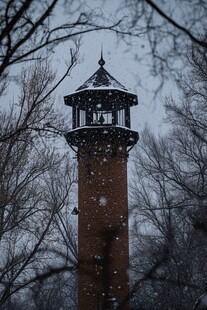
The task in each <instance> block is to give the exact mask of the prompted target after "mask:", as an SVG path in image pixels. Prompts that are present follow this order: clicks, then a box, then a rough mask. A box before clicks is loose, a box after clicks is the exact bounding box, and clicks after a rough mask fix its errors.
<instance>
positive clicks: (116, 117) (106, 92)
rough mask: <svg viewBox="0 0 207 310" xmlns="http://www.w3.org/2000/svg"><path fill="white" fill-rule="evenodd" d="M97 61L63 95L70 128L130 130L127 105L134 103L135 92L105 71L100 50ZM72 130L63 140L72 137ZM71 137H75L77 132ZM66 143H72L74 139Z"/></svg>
mask: <svg viewBox="0 0 207 310" xmlns="http://www.w3.org/2000/svg"><path fill="white" fill-rule="evenodd" d="M98 64H99V65H100V67H99V69H98V70H97V71H96V72H95V73H94V74H93V75H92V76H91V77H90V78H89V79H88V80H87V81H85V82H84V83H83V85H82V86H80V87H79V88H78V89H77V90H76V91H75V92H74V93H72V94H70V95H68V96H65V97H64V101H65V104H66V105H68V106H71V107H72V109H73V112H72V114H73V117H72V129H73V130H72V131H74V130H80V129H82V132H83V129H84V128H85V129H88V128H91V129H92V128H93V129H94V130H95V128H96V129H97V130H98V129H99V132H100V130H101V128H103V127H117V128H118V127H119V128H121V127H122V128H125V129H130V127H131V124H130V108H131V107H132V106H134V105H137V104H138V99H137V95H135V94H132V93H130V92H129V91H128V90H127V89H126V88H125V87H124V86H123V85H122V84H121V83H120V82H118V81H117V80H116V79H115V78H114V77H113V76H111V75H110V74H109V73H108V71H106V69H105V68H104V65H105V61H104V59H103V56H102V53H101V58H100V60H99V62H98ZM72 131H71V134H70V132H69V133H68V135H67V140H71V139H72V138H73V137H74V134H72ZM75 136H76V138H78V134H77V132H76V134H75ZM76 140H77V139H76ZM135 140H137V139H135ZM69 142H70V143H71V144H76V143H74V139H72V140H71V141H69ZM136 142H137V141H136ZM136 142H135V143H136Z"/></svg>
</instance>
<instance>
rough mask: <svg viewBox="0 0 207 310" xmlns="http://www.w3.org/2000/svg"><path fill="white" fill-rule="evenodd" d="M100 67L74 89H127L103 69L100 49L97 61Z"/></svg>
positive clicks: (103, 61)
mask: <svg viewBox="0 0 207 310" xmlns="http://www.w3.org/2000/svg"><path fill="white" fill-rule="evenodd" d="M98 64H99V65H100V68H99V69H98V70H97V71H96V72H95V73H94V74H93V75H92V76H91V77H90V78H89V79H88V80H87V81H85V82H84V83H83V85H81V86H80V87H79V88H78V89H76V91H80V90H84V89H121V90H124V91H127V89H126V88H125V87H124V86H123V85H122V84H121V83H120V82H118V81H117V80H116V79H115V78H114V77H113V76H112V75H111V74H109V73H108V71H106V69H104V67H103V66H104V65H105V60H104V59H103V54H102V51H101V58H100V60H99V62H98Z"/></svg>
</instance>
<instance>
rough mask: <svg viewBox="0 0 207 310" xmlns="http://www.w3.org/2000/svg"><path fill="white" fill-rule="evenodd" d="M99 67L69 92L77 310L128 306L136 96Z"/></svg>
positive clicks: (124, 308)
mask: <svg viewBox="0 0 207 310" xmlns="http://www.w3.org/2000/svg"><path fill="white" fill-rule="evenodd" d="M99 65H100V68H99V69H98V70H97V71H96V72H95V73H94V74H93V75H92V76H91V77H90V78H89V79H88V80H87V81H86V82H85V83H84V84H83V85H82V86H80V87H79V88H78V89H77V90H76V92H75V93H73V94H70V95H68V96H66V97H65V98H64V99H65V104H66V105H69V106H71V107H72V108H73V129H72V130H70V131H69V132H68V133H67V134H66V139H67V142H68V144H69V145H70V146H72V147H73V149H74V147H75V148H77V155H78V208H79V210H78V211H79V212H78V255H79V261H78V304H79V310H109V309H116V306H117V305H118V304H120V305H121V307H122V309H123V310H128V309H129V276H128V268H129V240H128V195H127V156H128V151H129V150H130V149H131V148H132V147H133V146H134V145H135V144H136V143H137V141H138V133H137V132H135V131H133V130H131V128H130V108H131V107H132V106H134V105H137V104H138V100H137V96H136V95H135V94H132V93H130V92H128V91H127V89H126V88H125V87H124V86H123V85H122V84H121V83H119V82H118V81H117V80H115V79H114V78H113V77H112V76H111V75H110V74H109V73H108V72H107V71H106V70H105V69H104V65H105V61H104V60H103V57H102V55H101V59H100V61H99Z"/></svg>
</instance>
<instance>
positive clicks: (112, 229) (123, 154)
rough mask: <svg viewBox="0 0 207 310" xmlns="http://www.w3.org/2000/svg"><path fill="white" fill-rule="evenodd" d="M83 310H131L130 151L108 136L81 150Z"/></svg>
mask: <svg viewBox="0 0 207 310" xmlns="http://www.w3.org/2000/svg"><path fill="white" fill-rule="evenodd" d="M78 158H79V159H78V171H79V188H78V190H79V195H78V199H79V220H78V234H79V237H78V252H79V275H78V299H79V309H80V310H87V309H88V310H89V309H90V310H93V309H94V310H95V309H98V310H106V309H112V308H110V307H111V306H110V303H111V301H112V299H116V300H117V301H118V302H119V303H123V301H124V300H125V299H126V301H125V303H124V304H123V307H122V309H126V310H127V309H129V302H128V300H129V299H128V297H129V278H128V272H127V271H128V267H129V249H128V195H127V145H126V141H125V140H124V139H123V138H121V137H120V138H119V139H116V141H115V140H113V139H111V138H108V137H107V136H106V137H105V139H103V136H100V137H98V136H97V140H96V141H93V142H91V143H90V141H86V143H84V144H82V145H81V146H80V147H79V150H78Z"/></svg>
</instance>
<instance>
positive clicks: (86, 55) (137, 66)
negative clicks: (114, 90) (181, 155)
mask: <svg viewBox="0 0 207 310" xmlns="http://www.w3.org/2000/svg"><path fill="white" fill-rule="evenodd" d="M100 3H103V2H102V1H93V0H89V1H87V5H88V7H90V9H94V8H96V9H97V10H98V9H99V4H100ZM116 4H117V1H116V2H114V1H112V2H109V1H106V2H105V5H104V6H103V5H102V6H101V7H102V10H103V13H104V15H105V16H106V17H109V18H111V19H113V14H116V9H117V8H116V6H115V5H116ZM122 13H123V12H121V13H120V14H122ZM130 41H131V45H129V44H127V43H126V42H125V41H124V40H121V41H120V40H119V41H118V40H117V37H116V34H114V33H111V32H109V31H100V32H93V33H88V34H85V35H84V36H83V38H82V41H81V48H80V53H79V56H80V59H81V60H82V61H81V63H80V64H78V65H77V66H76V67H75V68H74V69H73V70H72V73H71V76H70V77H67V78H66V79H65V81H64V82H63V83H62V85H61V86H60V87H59V89H58V91H57V96H56V97H57V98H58V105H59V107H60V109H61V110H64V109H65V108H64V107H63V106H62V105H63V104H64V103H63V96H65V95H68V94H70V93H72V92H74V91H75V90H76V89H77V88H78V87H79V86H80V85H82V84H83V83H84V82H85V81H86V80H87V79H88V78H89V77H90V76H91V75H92V74H93V73H94V72H95V71H96V70H97V69H98V68H99V65H98V61H99V59H100V53H101V45H102V44H103V53H104V59H105V62H106V64H105V66H104V67H105V69H106V70H107V71H108V72H109V73H110V74H111V75H112V76H113V77H114V78H115V79H117V80H118V81H119V82H121V83H122V84H123V85H124V86H125V87H126V88H127V89H128V90H129V91H131V92H133V93H136V94H137V95H138V99H139V105H138V106H136V107H133V108H132V109H131V119H132V129H134V130H137V131H141V130H142V129H143V128H144V126H145V124H147V125H148V126H149V127H150V128H151V129H152V131H153V132H156V133H157V134H159V133H160V132H165V129H166V125H165V124H164V122H163V118H164V109H163V105H164V99H165V95H171V93H172V92H173V90H174V88H175V85H173V83H172V84H170V83H169V82H168V84H167V86H166V87H165V88H164V90H163V91H162V93H161V94H159V96H158V97H157V98H156V100H154V99H153V92H152V90H153V89H154V88H155V85H156V83H157V81H155V79H154V78H152V77H150V76H149V73H148V66H147V63H146V64H141V63H140V62H138V61H136V60H135V55H136V54H139V55H140V54H144V53H146V45H147V44H145V43H146V42H145V39H144V37H142V36H141V37H140V38H133V39H131V40H130ZM143 46H144V47H143ZM68 53H69V43H66V44H65V45H64V48H63V47H61V49H60V50H59V53H56V56H55V58H56V59H57V61H58V62H59V73H60V72H61V69H60V68H63V69H62V70H64V61H65V59H67V55H68ZM60 54H61V57H60ZM139 81H141V82H142V84H143V86H144V87H140V85H139ZM67 109H69V108H68V107H67Z"/></svg>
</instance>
